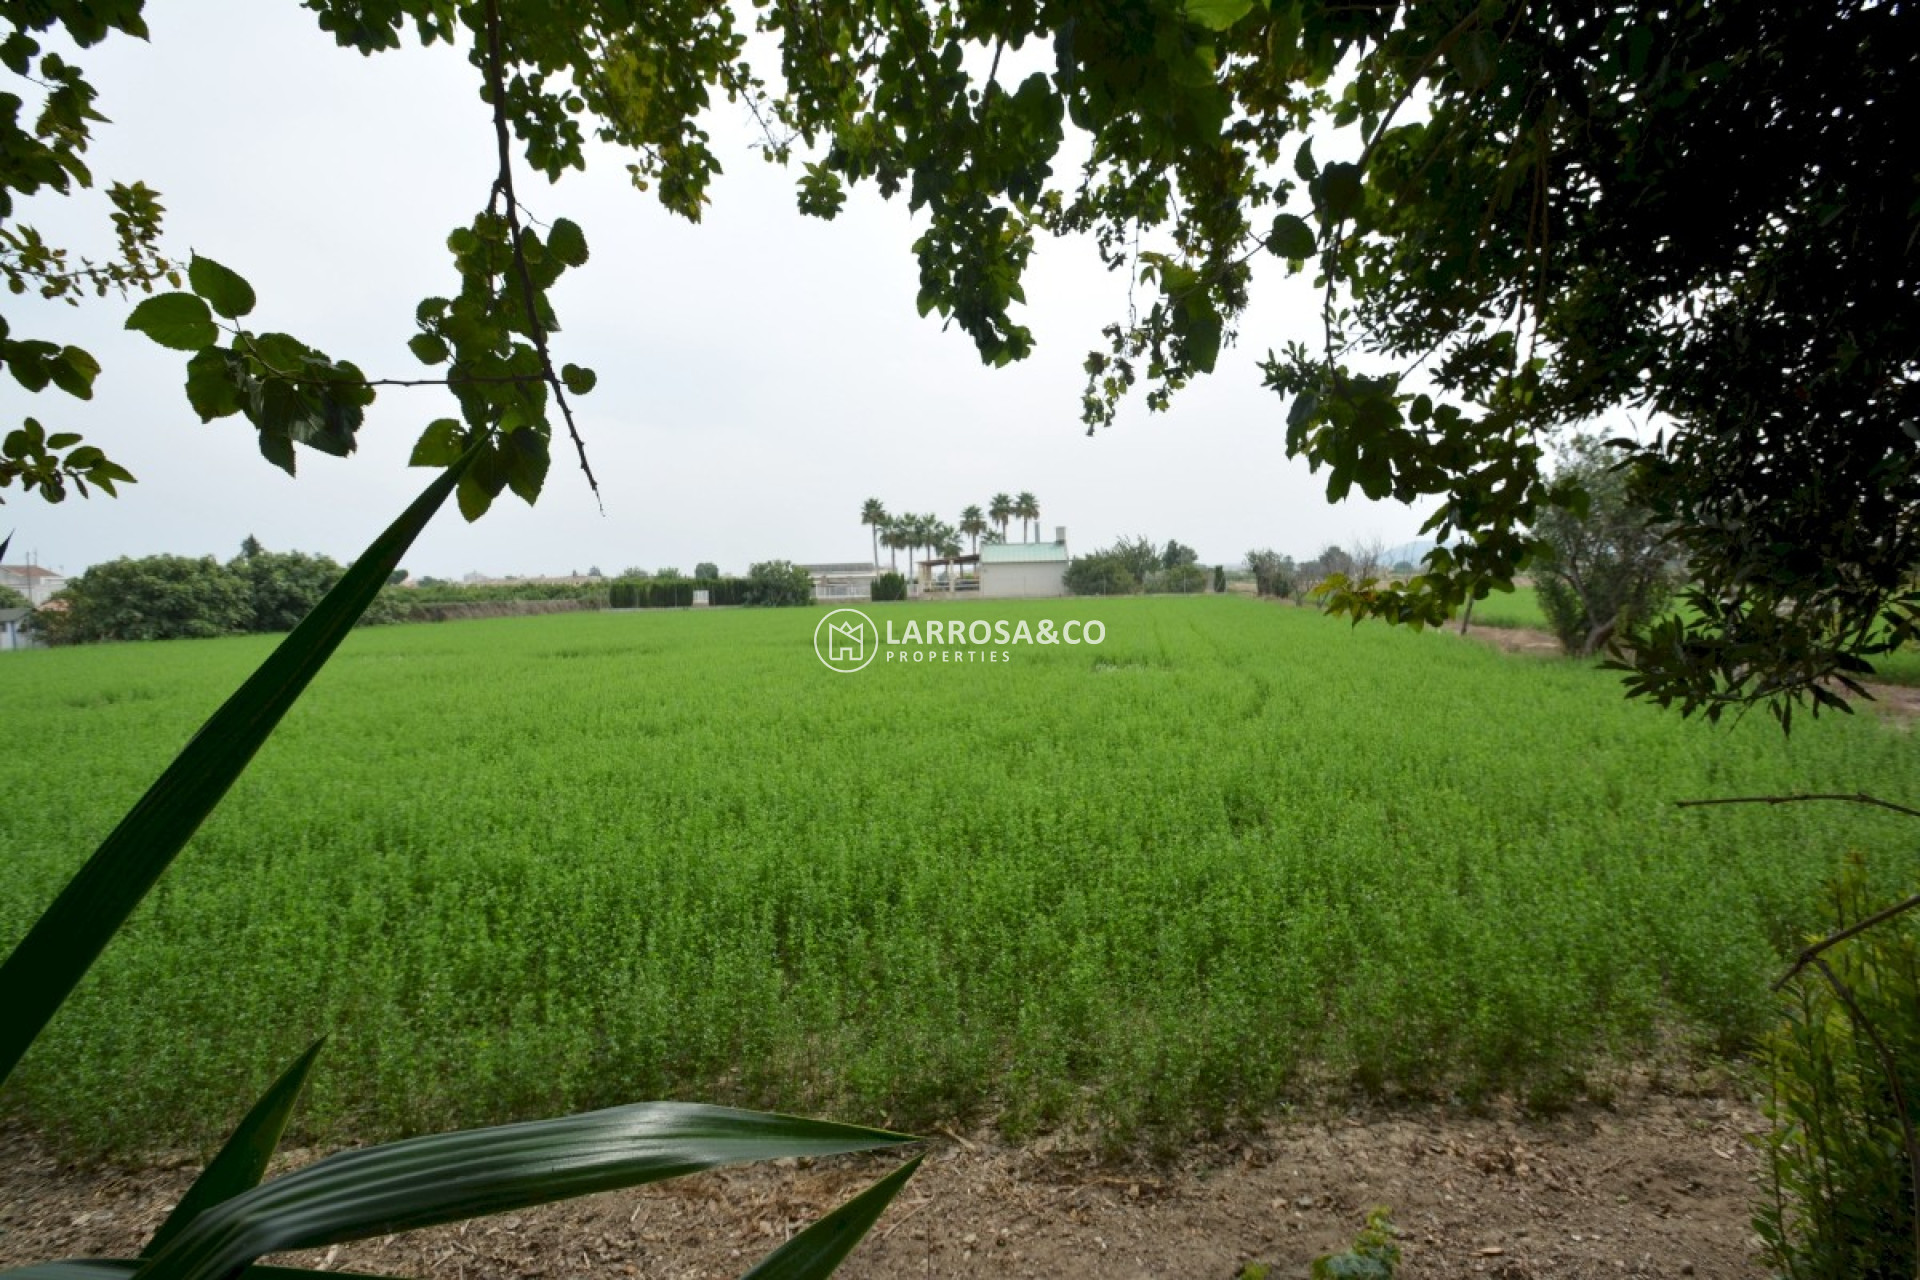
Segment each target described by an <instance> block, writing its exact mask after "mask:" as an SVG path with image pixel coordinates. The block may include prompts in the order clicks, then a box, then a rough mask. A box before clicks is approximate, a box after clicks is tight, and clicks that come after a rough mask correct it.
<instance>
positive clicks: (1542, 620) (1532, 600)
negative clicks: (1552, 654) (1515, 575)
mask: <svg viewBox="0 0 1920 1280" xmlns="http://www.w3.org/2000/svg"><path fill="white" fill-rule="evenodd" d="M1468 625H1469V627H1528V628H1531V629H1532V630H1535V631H1546V630H1548V627H1547V613H1546V610H1545V609H1542V608H1541V607H1540V595H1539V593H1538V592H1537V591H1535V590H1534V589H1533V588H1532V587H1515V588H1514V589H1513V590H1511V591H1495V592H1492V593H1490V594H1489V595H1488V596H1487V598H1486V599H1485V600H1476V601H1474V605H1473V617H1472V618H1471V619H1470V620H1469V623H1468Z"/></svg>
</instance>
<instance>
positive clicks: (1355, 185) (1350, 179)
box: [1320, 163, 1360, 222]
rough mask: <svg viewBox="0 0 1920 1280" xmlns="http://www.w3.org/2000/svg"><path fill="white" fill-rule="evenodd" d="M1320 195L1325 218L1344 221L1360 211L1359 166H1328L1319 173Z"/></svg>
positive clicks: (1343, 164)
mask: <svg viewBox="0 0 1920 1280" xmlns="http://www.w3.org/2000/svg"><path fill="white" fill-rule="evenodd" d="M1320 195H1321V199H1322V200H1323V202H1324V204H1325V207H1326V211H1327V216H1328V217H1329V218H1331V219H1333V220H1334V221H1336V222H1342V221H1345V220H1346V219H1348V218H1351V217H1352V216H1353V215H1354V214H1356V213H1358V212H1359V211H1360V166H1359V165H1357V164H1345V163H1341V164H1330V165H1328V166H1327V167H1326V168H1325V169H1322V170H1321V171H1320Z"/></svg>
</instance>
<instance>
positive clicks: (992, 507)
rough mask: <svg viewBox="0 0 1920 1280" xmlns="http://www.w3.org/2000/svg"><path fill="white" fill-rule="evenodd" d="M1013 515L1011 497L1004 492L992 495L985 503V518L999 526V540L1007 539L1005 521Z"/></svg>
mask: <svg viewBox="0 0 1920 1280" xmlns="http://www.w3.org/2000/svg"><path fill="white" fill-rule="evenodd" d="M1012 516H1013V499H1012V498H1009V497H1008V496H1007V495H1006V494H1004V493H996V494H994V495H993V501H991V502H989V503H988V504H987V518H988V519H989V520H991V521H993V522H994V523H995V524H997V525H999V526H1000V541H1002V542H1005V541H1006V540H1007V521H1008V520H1009V519H1011V518H1012Z"/></svg>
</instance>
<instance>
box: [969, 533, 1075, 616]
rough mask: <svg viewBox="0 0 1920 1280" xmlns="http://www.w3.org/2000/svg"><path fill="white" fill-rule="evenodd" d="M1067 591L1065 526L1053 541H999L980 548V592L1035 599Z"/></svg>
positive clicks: (996, 597) (991, 596) (994, 596)
mask: <svg viewBox="0 0 1920 1280" xmlns="http://www.w3.org/2000/svg"><path fill="white" fill-rule="evenodd" d="M1066 594H1067V528H1066V526H1065V525H1061V526H1059V527H1058V528H1056V529H1055V530H1054V531H1053V541H1052V542H999V543H989V544H988V545H986V546H984V547H981V548H980V595H981V597H982V598H986V599H994V600H1034V599H1042V598H1046V597H1051V596H1064V595H1066Z"/></svg>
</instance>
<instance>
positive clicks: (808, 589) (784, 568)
mask: <svg viewBox="0 0 1920 1280" xmlns="http://www.w3.org/2000/svg"><path fill="white" fill-rule="evenodd" d="M743 596H744V598H743V599H742V600H741V602H740V603H742V604H752V605H768V606H776V607H777V606H787V605H804V604H812V603H813V579H812V578H811V577H809V576H808V575H807V571H806V570H805V569H802V568H800V567H799V566H798V565H795V564H792V563H790V562H789V561H786V560H767V561H763V562H761V563H760V564H756V565H754V566H752V567H751V568H749V569H748V570H747V587H746V590H745V592H744V593H743Z"/></svg>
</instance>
